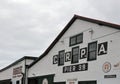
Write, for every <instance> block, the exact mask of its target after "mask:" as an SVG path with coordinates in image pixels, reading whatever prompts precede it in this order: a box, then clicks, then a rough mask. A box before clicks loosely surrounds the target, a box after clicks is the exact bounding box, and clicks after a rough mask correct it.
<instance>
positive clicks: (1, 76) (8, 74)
mask: <svg viewBox="0 0 120 84" xmlns="http://www.w3.org/2000/svg"><path fill="white" fill-rule="evenodd" d="M24 65H25V60H23V61H21V62H19V63H17V64H16V65H14V66H12V67H10V68H8V69H6V70H4V71H2V72H0V80H5V79H11V81H12V83H13V84H16V81H20V83H21V79H22V74H18V75H13V69H15V68H18V67H21V66H22V72H23V73H24V72H25V66H24ZM15 76H16V77H15Z"/></svg>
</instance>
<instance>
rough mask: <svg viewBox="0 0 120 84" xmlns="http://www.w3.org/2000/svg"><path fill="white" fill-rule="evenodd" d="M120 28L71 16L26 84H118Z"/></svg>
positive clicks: (34, 64) (35, 63)
mask: <svg viewBox="0 0 120 84" xmlns="http://www.w3.org/2000/svg"><path fill="white" fill-rule="evenodd" d="M119 43H120V25H117V24H112V23H108V22H104V21H100V20H95V19H90V18H86V17H82V16H78V15H74V17H73V18H72V19H71V21H70V22H69V23H68V24H67V25H66V26H65V28H64V29H63V30H62V32H61V33H60V34H59V35H58V36H57V37H56V39H55V40H54V41H53V43H52V44H51V45H50V46H49V47H48V48H47V49H46V51H45V52H44V53H43V54H42V55H41V56H40V57H39V58H38V59H37V61H35V62H33V63H32V64H31V65H30V66H29V71H28V84H119V83H120V51H119V50H120V44H119Z"/></svg>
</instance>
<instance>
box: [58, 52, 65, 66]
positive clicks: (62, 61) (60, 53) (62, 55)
mask: <svg viewBox="0 0 120 84" xmlns="http://www.w3.org/2000/svg"><path fill="white" fill-rule="evenodd" d="M64 55H65V51H64V50H62V51H59V56H58V66H60V65H64Z"/></svg>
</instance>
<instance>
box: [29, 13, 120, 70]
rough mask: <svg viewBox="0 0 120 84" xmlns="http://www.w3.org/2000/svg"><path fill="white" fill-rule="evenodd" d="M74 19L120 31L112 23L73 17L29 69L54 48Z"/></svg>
mask: <svg viewBox="0 0 120 84" xmlns="http://www.w3.org/2000/svg"><path fill="white" fill-rule="evenodd" d="M76 19H80V20H84V21H88V22H92V23H96V24H98V25H104V26H108V27H111V28H115V29H118V30H120V25H118V24H113V23H109V22H105V21H100V20H96V19H91V18H87V17H83V16H79V15H74V16H73V18H72V19H71V20H70V22H69V23H68V24H67V25H66V26H65V27H64V29H63V30H62V31H61V32H60V34H59V35H58V36H57V37H56V38H55V40H54V41H53V42H52V43H51V44H50V46H49V47H48V48H47V49H46V50H45V52H44V53H43V54H42V55H40V57H39V58H38V59H37V60H36V61H34V62H33V63H32V64H30V66H29V68H30V67H31V66H33V65H34V64H35V63H37V62H38V61H39V60H41V59H42V58H43V57H44V56H46V55H47V54H48V53H49V51H50V50H51V49H52V48H53V47H54V45H55V44H56V43H57V42H58V41H59V39H60V38H61V37H62V36H63V35H64V33H65V32H66V31H67V30H68V29H69V27H70V26H71V25H72V24H73V23H74V21H75V20H76Z"/></svg>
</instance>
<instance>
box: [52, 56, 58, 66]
mask: <svg viewBox="0 0 120 84" xmlns="http://www.w3.org/2000/svg"><path fill="white" fill-rule="evenodd" d="M57 63H58V55H54V56H53V64H57Z"/></svg>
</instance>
